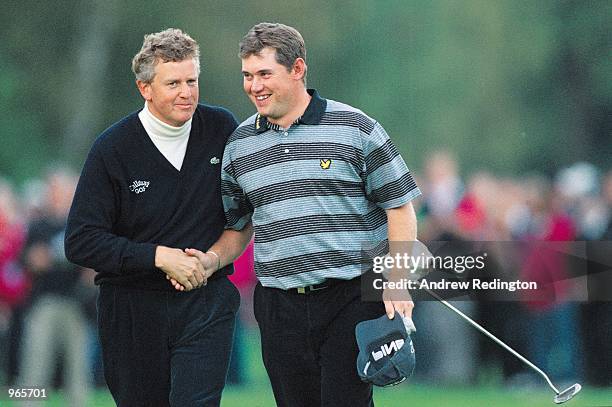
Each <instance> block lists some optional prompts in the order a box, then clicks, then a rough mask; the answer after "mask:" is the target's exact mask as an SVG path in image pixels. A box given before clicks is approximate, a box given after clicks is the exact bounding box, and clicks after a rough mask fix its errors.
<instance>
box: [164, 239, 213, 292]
mask: <svg viewBox="0 0 612 407" xmlns="http://www.w3.org/2000/svg"><path fill="white" fill-rule="evenodd" d="M155 267H157V268H158V269H160V270H162V271H163V272H164V273H166V278H167V279H168V280H169V282H170V284H172V286H173V287H174V288H175V289H176V290H178V291H190V290H193V289H194V288H200V287H202V286H205V285H206V282H207V281H208V279H209V278H210V276H212V275H213V273H214V272H216V271H217V270H219V268H220V267H221V258H220V257H219V255H218V254H217V253H215V252H213V251H208V252H206V253H204V252H201V251H200V250H196V249H185V251H182V250H181V249H173V248H170V247H166V246H157V249H156V250H155Z"/></svg>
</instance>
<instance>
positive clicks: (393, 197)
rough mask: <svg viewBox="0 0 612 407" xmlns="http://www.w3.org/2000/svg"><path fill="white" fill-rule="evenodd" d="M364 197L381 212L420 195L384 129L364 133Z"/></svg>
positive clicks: (377, 124)
mask: <svg viewBox="0 0 612 407" xmlns="http://www.w3.org/2000/svg"><path fill="white" fill-rule="evenodd" d="M363 137H364V139H363V153H364V157H365V159H364V162H365V164H364V166H365V179H366V182H365V187H366V194H367V198H368V199H369V200H370V201H372V202H374V203H375V204H376V205H378V206H379V207H381V208H383V209H391V208H398V207H400V206H402V205H404V204H406V203H408V202H410V201H411V200H412V199H414V198H416V197H417V196H419V195H420V194H421V191H420V190H419V188H418V187H417V185H416V183H415V181H414V179H413V178H412V175H411V174H410V171H409V170H408V167H407V166H406V163H405V162H404V159H403V158H402V156H401V155H400V153H399V151H398V150H397V148H396V147H395V145H394V144H393V143H392V142H391V139H390V138H389V135H388V134H387V132H386V131H385V129H383V127H382V126H381V125H380V124H379V123H376V124H375V126H374V128H373V129H372V132H371V133H370V134H363Z"/></svg>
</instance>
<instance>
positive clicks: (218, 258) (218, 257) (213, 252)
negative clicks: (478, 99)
mask: <svg viewBox="0 0 612 407" xmlns="http://www.w3.org/2000/svg"><path fill="white" fill-rule="evenodd" d="M209 253H210V254H212V255H213V256H215V257H216V258H217V267H216V268H215V271H218V270H219V269H220V268H221V256H219V254H218V253H217V252H216V251H214V250H208V251H207V252H206V254H209Z"/></svg>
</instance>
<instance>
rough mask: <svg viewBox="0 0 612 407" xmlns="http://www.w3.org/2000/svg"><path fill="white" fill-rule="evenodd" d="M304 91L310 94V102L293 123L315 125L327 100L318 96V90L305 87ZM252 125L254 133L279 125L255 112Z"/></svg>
mask: <svg viewBox="0 0 612 407" xmlns="http://www.w3.org/2000/svg"><path fill="white" fill-rule="evenodd" d="M306 91H307V92H308V94H309V95H310V96H311V99H310V103H308V106H307V107H306V110H305V111H304V114H303V115H301V116H300V117H298V118H297V119H296V120H295V121H294V122H293V124H310V125H317V124H319V123H320V122H321V118H323V114H324V113H325V109H326V107H327V100H326V99H323V98H322V97H321V96H319V92H317V90H316V89H307V90H306ZM254 127H255V132H256V133H263V132H265V131H268V130H269V129H273V130H279V129H280V126H278V125H277V124H274V123H270V122H268V119H267V118H266V117H265V116H261V115H260V114H257V117H255V123H254Z"/></svg>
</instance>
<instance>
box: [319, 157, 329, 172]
mask: <svg viewBox="0 0 612 407" xmlns="http://www.w3.org/2000/svg"><path fill="white" fill-rule="evenodd" d="M319 161H321V168H323V169H324V170H328V169H329V166H330V165H331V163H332V160H331V158H328V159H327V160H324V159H323V158H321V159H320V160H319Z"/></svg>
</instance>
